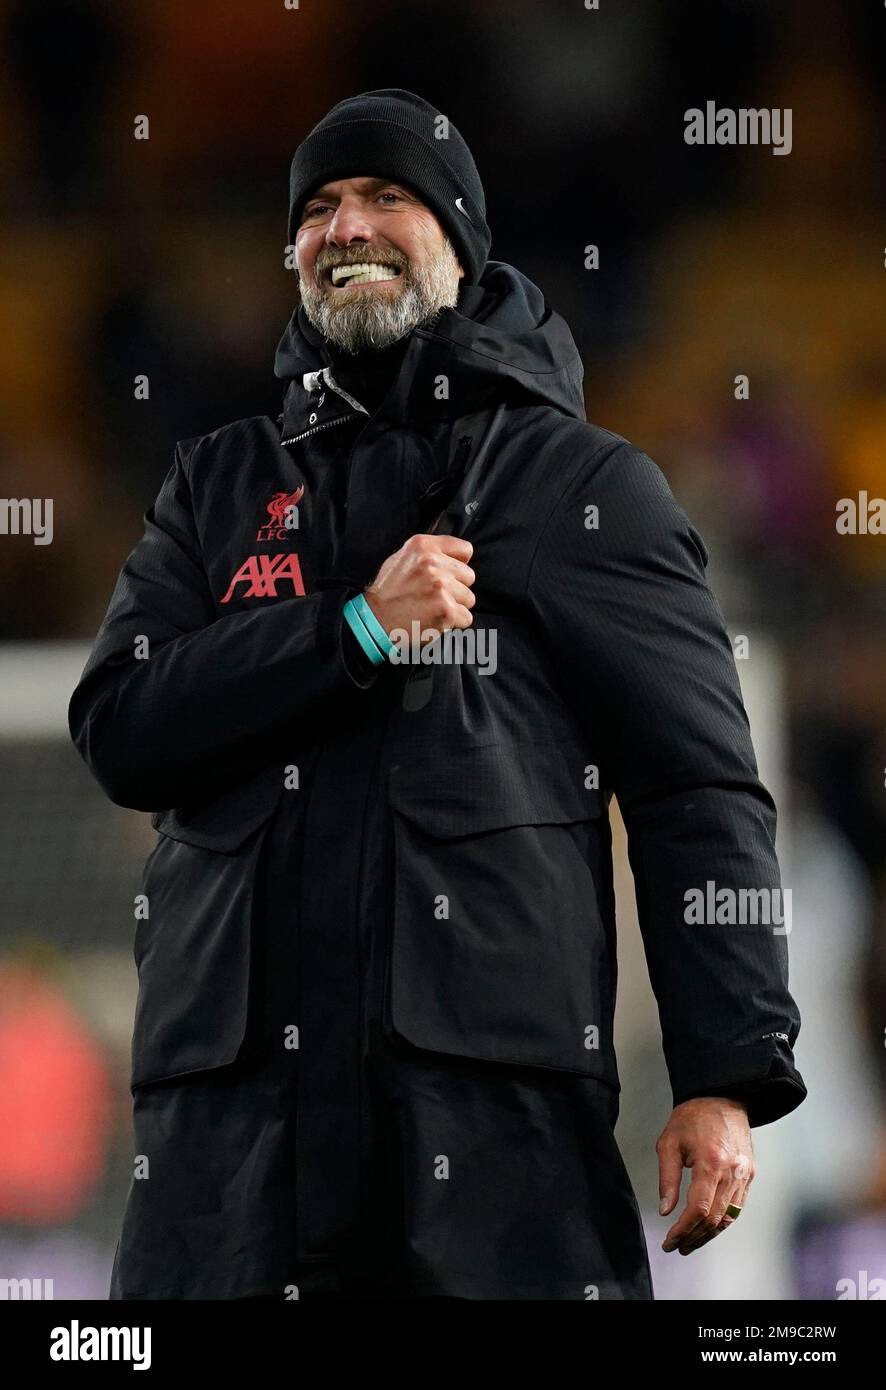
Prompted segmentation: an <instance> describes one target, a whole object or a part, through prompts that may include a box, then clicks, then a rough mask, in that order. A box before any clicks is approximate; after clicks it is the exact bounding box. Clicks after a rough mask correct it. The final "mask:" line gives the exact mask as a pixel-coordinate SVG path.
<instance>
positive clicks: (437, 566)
mask: <svg viewBox="0 0 886 1390" xmlns="http://www.w3.org/2000/svg"><path fill="white" fill-rule="evenodd" d="M289 241H290V243H291V244H293V245H294V247H295V257H296V265H297V271H298V277H299V286H300V298H301V303H300V306H299V307H298V309H297V310H296V312H295V313H294V314H293V316H292V319H291V321H290V323H289V326H288V328H287V330H286V332H285V334H284V337H283V339H282V341H281V343H280V346H279V349H278V352H277V359H276V372H277V374H278V375H279V376H280V377H282V378H283V379H284V380H285V381H286V383H287V385H286V391H285V396H284V408H283V414H282V416H281V417H280V418H279V420H278V421H276V422H274V421H272V420H270V419H268V418H267V417H262V418H256V419H250V420H241V421H238V422H236V423H235V424H232V425H229V426H226V427H225V428H223V429H220V430H218V431H216V432H215V433H213V434H211V435H208V436H205V437H202V438H198V439H190V440H186V441H184V442H182V443H180V444H179V445H178V448H177V451H176V460H175V464H174V466H173V468H172V469H171V471H170V473H169V475H168V477H167V478H166V481H165V482H164V484H163V487H162V489H161V491H160V494H159V496H158V498H157V501H156V503H155V505H154V506H153V507H152V508H151V509H150V510H149V511H148V513H147V515H146V518H145V523H146V525H145V534H144V537H143V538H142V539H141V540H140V541H139V542H138V544H137V545H136V547H135V549H134V550H133V551H132V553H131V555H130V556H129V558H128V559H127V561H126V563H125V565H124V567H123V571H122V573H121V575H120V578H119V581H118V584H117V587H116V589H115V592H114V595H113V596H112V599H111V603H110V607H109V609H108V613H107V615H106V617H105V620H104V623H103V625H102V628H101V631H100V633H99V635H98V638H97V641H96V645H95V649H94V651H93V654H92V656H91V658H90V661H89V663H88V665H87V667H86V670H85V671H84V673H83V676H82V678H81V681H80V683H79V685H78V687H77V689H76V691H75V692H74V695H73V698H72V701H71V707H70V725H71V732H72V736H73V738H74V741H75V742H76V744H77V746H78V748H79V749H80V751H81V753H82V755H83V757H84V758H85V759H86V761H87V763H88V764H89V766H90V767H91V769H92V770H93V772H94V773H95V775H96V777H97V778H98V780H99V782H100V783H101V785H102V786H103V788H104V789H105V791H106V792H107V794H108V795H109V796H110V797H111V799H112V800H114V801H116V802H117V803H119V804H121V805H124V806H130V807H134V808H136V809H140V810H146V811H151V812H153V817H152V819H153V823H154V825H155V827H156V829H157V830H158V831H159V837H158V841H157V845H156V847H155V849H154V850H153V851H152V853H151V855H150V857H149V860H148V863H147V866H146V871H145V880H144V885H143V891H144V899H143V902H144V903H145V904H146V906H145V909H144V911H143V913H142V914H141V916H140V920H139V921H138V923H137V926H136V936H135V958H136V962H137V964H138V967H139V977H140V989H139V1000H138V1007H137V1012H136V1019H135V1029H134V1037H133V1072H132V1091H133V1096H134V1116H135V1133H136V1153H137V1154H138V1155H139V1159H138V1161H137V1169H136V1176H135V1178H134V1179H133V1182H132V1186H131V1190H130V1195H129V1201H128V1205H127V1210H126V1215H125V1220H124V1225H123V1231H122V1234H121V1238H120V1242H119V1245H118V1250H117V1255H116V1259H115V1267H114V1274H113V1282H112V1290H111V1295H112V1297H114V1298H127V1299H130V1298H149V1297H153V1298H201V1297H202V1298H236V1297H247V1296H274V1297H290V1298H292V1297H296V1296H299V1297H304V1296H306V1295H311V1294H315V1293H317V1294H319V1293H323V1292H326V1293H327V1294H330V1293H331V1294H338V1295H339V1296H348V1295H353V1296H356V1297H384V1296H394V1297H407V1296H449V1297H461V1298H480V1299H488V1298H516V1299H524V1298H526V1299H528V1298H536V1297H540V1298H553V1299H589V1298H597V1297H599V1298H614V1299H649V1298H651V1297H652V1296H653V1292H652V1287H651V1282H650V1277H649V1266H648V1261H647V1256H646V1248H645V1244H644V1238H643V1232H642V1228H641V1224H640V1219H639V1213H638V1209H637V1203H636V1200H635V1198H634V1194H633V1192H632V1190H631V1186H630V1183H629V1180H628V1177H627V1173H626V1171H625V1168H624V1165H623V1163H622V1160H621V1156H620V1154H619V1151H618V1148H617V1146H616V1143H615V1140H614V1136H613V1128H614V1125H615V1121H616V1117H617V1113H618V1094H619V1086H620V1083H619V1077H618V1071H617V1067H616V1059H615V1054H614V1051H613V1043H612V1021H613V1009H614V1000H615V981H616V957H615V923H614V911H613V891H612V869H611V854H610V832H609V820H608V802H609V799H610V796H611V795H612V793H613V792H615V794H616V795H617V797H618V801H619V805H620V808H621V812H622V815H623V816H624V819H625V822H626V825H627V829H628V833H629V848H630V854H631V861H632V866H633V871H634V876H635V881H636V888H637V901H638V908H639V915H640V924H641V928H642V931H643V935H644V941H645V949H646V953H647V959H648V963H649V968H650V974H651V979H652V984H653V986H654V989H655V992H656V996H657V999H658V1004H659V1010H660V1016H661V1024H662V1033H663V1045H664V1050H665V1056H666V1060H667V1065H668V1068H669V1074H670V1079H671V1084H672V1088H673V1092H674V1106H675V1108H674V1110H673V1113H672V1115H671V1116H670V1118H669V1119H668V1121H667V1123H666V1125H665V1126H664V1129H663V1131H662V1134H661V1137H660V1139H659V1141H658V1145H657V1148H658V1154H659V1160H660V1168H661V1197H662V1211H663V1212H664V1213H665V1214H670V1213H673V1212H674V1211H675V1208H676V1207H677V1204H678V1201H679V1191H680V1182H681V1176H682V1167H683V1166H684V1165H686V1166H689V1167H691V1169H692V1181H691V1184H690V1186H689V1189H688V1193H687V1200H686V1203H685V1206H684V1208H683V1210H682V1211H681V1212H680V1213H679V1214H678V1215H677V1216H676V1217H675V1219H674V1221H673V1222H672V1223H671V1225H670V1227H669V1229H668V1231H667V1236H666V1240H665V1248H666V1249H671V1250H676V1249H679V1250H680V1251H681V1252H683V1253H684V1254H686V1253H689V1252H690V1251H691V1250H694V1249H697V1248H698V1247H699V1246H700V1245H702V1244H704V1243H705V1242H706V1241H707V1240H709V1239H710V1238H712V1237H713V1236H714V1235H716V1234H717V1233H718V1232H720V1231H721V1230H723V1229H725V1228H726V1226H728V1225H729V1224H730V1222H731V1221H732V1220H734V1219H735V1217H736V1216H737V1214H738V1213H739V1211H740V1210H741V1209H742V1208H743V1206H744V1204H745V1201H746V1197H747V1193H748V1189H749V1187H750V1183H751V1181H752V1179H753V1176H754V1168H753V1154H752V1147H751V1138H750V1133H749V1130H750V1128H751V1127H753V1126H754V1125H760V1124H766V1123H768V1122H770V1121H773V1120H775V1119H778V1118H779V1117H780V1116H782V1115H784V1114H786V1113H788V1112H789V1111H791V1110H792V1109H793V1108H794V1107H795V1106H796V1105H798V1104H799V1103H800V1102H801V1100H802V1099H803V1097H804V1095H805V1087H804V1085H803V1081H802V1079H801V1077H800V1076H799V1074H798V1073H797V1071H796V1070H795V1068H794V1064H793V1056H792V1051H791V1049H792V1045H793V1043H794V1040H795V1038H796V1035H797V1032H798V1030H799V1015H798V1012H797V1009H796V1007H795V1005H794V1002H793V1000H792V998H791V996H790V994H789V993H788V988H787V962H786V942H785V937H784V935H783V931H784V928H783V927H782V930H781V932H780V931H779V928H778V927H777V926H775V925H773V924H772V921H771V920H770V919H769V918H764V920H762V921H760V922H759V923H758V920H757V916H756V915H755V916H754V919H753V923H752V924H750V925H747V924H745V925H742V924H741V923H740V922H737V921H736V922H732V923H731V924H730V923H724V922H723V921H717V920H713V919H711V920H704V921H702V922H699V921H698V920H697V919H696V918H693V917H692V915H691V913H690V912H689V911H688V909H687V903H688V902H689V901H691V900H692V899H691V896H690V897H687V894H689V895H692V894H695V893H696V892H697V891H698V890H701V891H702V892H704V891H705V890H706V885H708V883H709V882H710V881H713V882H714V883H715V884H716V888H717V890H720V889H726V890H728V891H729V892H732V893H735V894H738V893H740V891H741V890H748V891H751V892H755V893H756V894H758V895H763V896H764V897H765V895H767V894H772V893H777V892H778V867H777V862H776V858H775V851H774V843H773V841H774V832H775V809H774V806H773V803H772V800H771V798H770V796H769V794H768V793H767V791H766V790H765V789H764V787H763V786H762V785H761V783H760V781H759V780H758V776H757V770H756V766H755V761H754V754H753V750H752V747H751V742H750V737H749V732H748V725H747V719H746V716H745V713H744V709H743V706H742V701H741V695H740V691H739V686H738V681H737V677H736V671H735V665H734V662H733V659H732V652H731V647H730V644H729V641H728V638H727V636H726V634H725V631H724V627H723V622H722V618H721V615H720V612H719V609H718V607H717V605H716V603H715V601H714V599H713V597H712V596H711V593H710V591H709V590H708V588H707V587H706V584H705V579H704V565H705V561H706V555H705V550H704V546H703V543H702V541H701V539H700V537H699V536H698V534H697V532H696V531H695V530H694V528H693V527H692V526H691V525H690V524H689V522H688V520H687V518H686V516H685V513H684V512H683V511H682V509H681V508H680V507H679V506H678V505H677V504H676V502H675V501H674V499H673V497H672V495H671V493H670V491H669V489H668V487H667V484H666V483H665V481H664V478H663V476H662V474H661V473H660V472H659V471H658V469H657V468H656V467H655V465H654V464H653V463H652V462H651V461H650V460H649V459H648V458H647V457H646V456H645V455H643V454H642V453H640V452H639V451H638V450H637V449H635V448H634V447H633V446H632V445H630V444H629V443H627V442H626V441H625V440H623V439H622V438H620V437H619V436H618V435H614V434H612V433H610V432H608V431H606V430H602V429H598V428H596V427H595V426H592V425H590V424H588V423H587V422H586V420H585V414H584V404H583V397H582V389H581V383H582V367H581V362H580V359H579V356H578V352H577V350H576V347H575V344H574V342H573V340H572V337H571V335H570V333H569V331H568V329H567V327H566V325H565V323H564V322H563V320H562V319H561V318H560V317H559V316H558V315H557V314H555V313H553V312H552V311H551V310H550V309H549V308H548V307H547V306H546V304H545V301H544V298H543V296H542V294H541V293H540V291H539V290H538V289H537V288H536V286H535V285H533V284H532V283H531V282H530V281H529V280H528V279H527V278H526V277H525V276H524V275H522V274H521V273H520V272H519V271H517V270H515V269H514V268H513V267H511V266H509V265H506V264H504V263H502V262H498V261H490V260H489V259H488V253H489V249H490V244H491V239H490V233H489V229H488V227H487V225H486V221H485V201H484V195H483V188H482V185H481V182H480V178H479V175H478V173H477V170H476V167H475V164H474V161H473V159H472V157H471V155H470V152H469V150H468V148H467V145H466V144H465V142H464V140H463V139H462V137H461V135H460V134H459V133H458V131H457V130H456V129H455V127H454V126H453V125H452V124H451V122H448V121H447V120H446V118H445V117H443V116H442V115H441V114H440V113H438V112H437V111H435V109H434V108H433V107H432V106H430V105H429V104H428V103H427V102H425V101H423V100H422V99H421V98H419V97H417V96H415V95H413V94H412V93H410V92H406V91H403V90H400V89H386V90H382V91H374V92H368V93H364V94H363V95H361V96H358V97H354V98H352V99H349V100H347V101H343V102H341V103H339V104H338V105H337V106H335V107H334V108H333V109H332V111H330V112H329V114H328V115H327V116H326V117H325V118H324V120H322V121H321V122H320V123H319V125H318V126H317V127H315V129H314V130H313V131H312V132H311V133H310V134H309V135H308V137H307V138H306V140H305V141H304V142H303V143H302V145H301V146H300V147H299V149H298V151H297V152H296V155H295V158H294V160H293V165H292V173H291V180H290V222H289ZM456 638H457V639H459V641H456V640H455V639H456ZM469 639H470V640H469ZM481 639H482V640H481ZM775 920H776V921H778V920H779V919H778V917H777V916H776V918H775ZM781 920H783V918H782V919H781ZM767 922H768V925H767V924H766V923H767Z"/></svg>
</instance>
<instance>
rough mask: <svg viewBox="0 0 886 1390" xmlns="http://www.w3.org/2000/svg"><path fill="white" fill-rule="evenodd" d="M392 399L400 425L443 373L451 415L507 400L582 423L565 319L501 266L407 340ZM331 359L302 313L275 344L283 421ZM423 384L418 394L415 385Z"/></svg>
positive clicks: (576, 366) (574, 353)
mask: <svg viewBox="0 0 886 1390" xmlns="http://www.w3.org/2000/svg"><path fill="white" fill-rule="evenodd" d="M408 336H409V339H410V342H409V343H408V344H407V346H406V351H405V353H404V355H403V360H402V365H401V366H400V368H399V372H398V377H397V390H396V392H395V396H396V398H397V399H398V401H399V405H400V410H401V412H402V415H403V418H408V415H409V414H410V413H414V412H415V411H416V410H420V412H421V413H426V412H427V403H428V401H429V400H432V399H434V398H435V396H436V393H435V392H433V391H431V390H429V389H428V388H429V374H430V377H431V378H435V377H436V376H437V375H439V374H440V373H443V374H448V375H449V377H450V380H451V383H452V385H451V394H452V397H453V402H454V404H449V408H448V413H449V414H452V413H454V412H455V411H457V410H460V409H461V408H462V407H468V406H469V407H471V408H472V407H473V406H474V404H475V403H476V402H478V401H481V400H484V399H491V398H495V397H498V398H501V397H502V395H503V394H504V395H507V398H508V399H509V400H510V401H512V402H514V403H516V404H520V403H523V404H533V403H534V404H537V405H548V406H553V407H554V408H555V409H556V410H559V411H560V412H561V413H562V414H564V415H568V416H571V417H572V418H574V419H578V420H584V419H586V418H587V417H586V415H585V404H584V391H583V381H584V366H583V364H582V360H581V357H580V355H579V352H578V348H577V347H576V344H575V340H574V339H573V337H572V333H571V332H570V330H569V328H568V326H567V324H566V322H565V320H564V319H563V318H562V317H561V316H560V315H559V314H558V313H556V312H555V311H554V310H553V309H551V308H550V307H549V305H548V304H547V302H546V300H545V297H544V295H543V293H542V291H541V290H540V289H539V288H538V286H537V285H536V284H534V283H533V281H532V280H530V279H529V278H528V276H526V275H524V274H523V273H522V272H521V271H519V270H517V269H516V267H514V266H512V265H508V264H506V263H505V262H504V261H487V263H486V267H485V269H484V271H483V274H482V276H481V278H480V281H479V282H478V283H477V284H475V285H465V286H463V287H462V291H461V294H460V297H459V303H458V308H456V309H444V310H442V311H441V313H440V314H439V316H438V317H437V319H436V320H435V321H434V323H433V324H432V325H431V326H430V327H428V328H423V327H420V328H416V329H413V331H412V332H411V333H410V334H409V335H408ZM333 361H334V359H333V357H332V355H331V354H330V352H329V349H328V345H327V344H326V341H325V339H324V338H323V336H322V334H320V333H319V332H318V330H317V329H316V328H315V327H314V325H313V324H311V323H310V322H309V320H308V319H307V316H306V315H305V313H304V310H303V309H302V308H301V306H299V307H298V308H297V309H295V310H294V312H293V314H292V317H291V318H290V320H289V323H288V324H287V326H286V330H285V332H284V334H283V336H282V338H281V339H280V343H279V345H278V347H277V353H276V357H275V361H274V373H275V375H276V376H278V377H280V378H281V379H282V380H284V381H286V382H287V383H288V385H287V390H286V402H285V413H284V414H285V417H290V418H294V417H295V415H296V413H297V412H299V411H300V409H301V408H302V406H303V403H304V400H305V386H304V384H303V380H302V379H303V377H304V375H305V374H306V373H314V372H317V371H319V370H320V369H322V368H323V367H325V366H330V365H332V363H333ZM419 382H421V383H423V389H421V390H419V388H418V383H419Z"/></svg>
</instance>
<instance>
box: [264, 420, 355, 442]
mask: <svg viewBox="0 0 886 1390" xmlns="http://www.w3.org/2000/svg"><path fill="white" fill-rule="evenodd" d="M355 418H356V417H355V416H354V415H353V414H351V415H337V416H336V417H335V419H334V420H325V421H324V422H323V424H322V425H314V427H313V429H310V430H302V432H301V433H300V434H293V435H290V437H289V439H281V440H280V443H281V444H295V442H296V441H297V440H299V439H307V437H308V435H309V434H318V433H319V432H320V430H329V429H331V428H332V426H333V425H340V424H342V422H343V421H345V420H353V419H355Z"/></svg>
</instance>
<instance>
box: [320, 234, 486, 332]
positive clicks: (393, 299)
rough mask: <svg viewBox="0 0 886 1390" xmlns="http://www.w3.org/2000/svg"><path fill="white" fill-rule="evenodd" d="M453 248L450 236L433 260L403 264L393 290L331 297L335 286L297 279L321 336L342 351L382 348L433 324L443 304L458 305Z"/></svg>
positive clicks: (457, 281) (457, 277)
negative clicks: (336, 300)
mask: <svg viewBox="0 0 886 1390" xmlns="http://www.w3.org/2000/svg"><path fill="white" fill-rule="evenodd" d="M458 272H459V263H458V257H457V255H456V253H455V247H454V246H453V245H452V242H451V241H450V240H449V238H448V237H447V238H446V239H445V241H444V244H443V247H442V249H441V251H440V253H439V255H437V256H435V257H434V259H433V260H432V261H431V262H430V264H426V265H412V264H409V265H405V266H404V267H403V269H402V270H401V272H400V275H399V276H398V279H399V280H401V281H402V282H403V283H402V284H401V285H399V286H398V288H397V291H396V292H395V293H394V294H390V295H389V294H388V293H387V292H386V291H382V292H381V293H378V294H376V293H373V292H372V291H369V292H364V291H361V290H356V291H355V292H354V293H353V294H350V295H348V296H347V298H344V297H343V298H342V301H341V302H340V303H336V302H335V301H334V299H333V294H334V291H331V290H327V289H325V288H324V287H322V286H321V285H319V284H318V283H317V281H316V279H315V278H314V277H313V276H312V277H311V278H310V279H302V280H301V281H300V282H299V292H300V294H301V302H302V306H303V308H304V311H305V314H306V316H307V318H308V320H309V322H310V323H312V324H313V325H314V327H315V328H316V329H318V330H319V332H321V333H322V334H323V337H324V338H326V340H327V341H328V342H329V343H332V344H333V345H334V346H335V347H337V348H340V349H341V351H342V352H349V353H354V354H357V353H360V352H365V351H367V350H369V351H372V350H375V351H379V350H381V349H383V348H387V347H390V346H391V345H392V344H393V343H397V342H399V341H400V339H401V338H403V337H405V336H406V334H407V333H411V332H412V330H413V328H417V327H418V326H419V325H420V324H423V325H427V324H430V323H433V321H434V319H435V318H436V317H437V316H438V314H439V313H440V311H441V309H454V308H455V306H456V304H457V303H458V291H459V285H460V279H459V274H458Z"/></svg>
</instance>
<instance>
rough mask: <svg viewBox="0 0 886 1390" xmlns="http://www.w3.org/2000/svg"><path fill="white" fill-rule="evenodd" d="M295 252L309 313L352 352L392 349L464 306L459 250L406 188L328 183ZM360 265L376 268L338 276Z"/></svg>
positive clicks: (355, 181) (310, 204)
mask: <svg viewBox="0 0 886 1390" xmlns="http://www.w3.org/2000/svg"><path fill="white" fill-rule="evenodd" d="M295 249H296V266H297V268H298V274H299V288H300V292H301V299H302V304H303V306H304V310H305V313H306V314H307V316H308V319H309V320H310V322H311V323H312V324H313V325H314V327H315V328H317V329H319V330H320V332H321V333H322V334H323V336H324V337H325V338H327V339H328V340H329V341H330V342H331V343H334V344H335V345H336V346H337V347H339V348H341V349H342V350H343V351H345V352H351V353H358V352H363V351H364V350H366V349H380V348H386V347H389V346H390V345H391V344H392V343H395V342H397V341H399V339H400V338H402V337H404V336H405V335H406V334H407V333H411V332H412V330H413V328H415V327H417V326H418V325H419V324H427V323H429V322H431V321H433V319H434V318H436V316H437V314H439V312H440V310H441V309H445V308H454V307H455V305H456V303H457V302H458V291H459V280H460V279H461V277H462V276H463V275H464V270H463V269H462V267H461V266H460V265H459V262H458V258H457V256H456V253H455V248H454V247H453V245H452V243H451V241H450V240H449V238H448V237H447V236H446V233H445V232H444V231H443V228H442V227H441V226H440V223H439V222H438V221H437V219H436V217H435V216H434V214H433V213H432V212H431V210H430V208H429V207H428V206H427V205H426V204H425V203H423V202H422V201H421V199H420V198H419V197H418V195H417V194H416V193H414V192H413V191H412V190H411V189H410V188H409V187H408V185H406V184H402V183H394V182H392V181H391V180H390V179H380V178H350V179H338V180H336V181H335V182H332V183H326V184H324V185H323V186H322V188H319V189H317V190H316V191H315V192H314V193H312V194H311V196H310V197H309V198H308V199H307V201H306V202H305V205H304V209H303V211H302V217H301V224H300V226H299V229H298V231H297V232H296V237H295ZM357 265H360V266H366V267H368V269H367V270H366V271H365V272H363V273H360V274H358V275H356V276H355V275H353V274H351V275H347V274H346V275H342V274H341V272H338V273H335V274H334V272H337V268H338V267H340V266H349V267H350V266H357Z"/></svg>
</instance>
